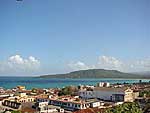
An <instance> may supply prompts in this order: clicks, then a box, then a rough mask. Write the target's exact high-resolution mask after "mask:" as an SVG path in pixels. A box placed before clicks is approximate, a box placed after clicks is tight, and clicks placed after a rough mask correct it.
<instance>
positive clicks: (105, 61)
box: [98, 56, 122, 69]
mask: <svg viewBox="0 0 150 113" xmlns="http://www.w3.org/2000/svg"><path fill="white" fill-rule="evenodd" d="M121 66H122V62H121V61H120V60H118V59H116V58H114V57H111V56H100V57H99V61H98V67H100V68H103V69H118V68H120V67H121Z"/></svg>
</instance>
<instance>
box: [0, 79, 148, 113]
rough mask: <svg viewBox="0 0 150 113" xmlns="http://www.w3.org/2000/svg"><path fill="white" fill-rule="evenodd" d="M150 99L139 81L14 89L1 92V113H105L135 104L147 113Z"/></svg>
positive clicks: (145, 86)
mask: <svg viewBox="0 0 150 113" xmlns="http://www.w3.org/2000/svg"><path fill="white" fill-rule="evenodd" d="M149 97H150V83H149V82H142V81H141V80H140V81H139V82H138V83H133V84H128V83H123V84H119V83H117V84H110V83H108V82H100V83H97V84H96V85H95V86H92V85H79V86H67V87H64V88H49V89H39V88H33V89H31V90H27V89H26V87H25V86H17V87H16V88H13V89H4V88H0V113H97V112H99V113H105V111H107V110H111V109H112V108H113V109H115V107H116V106H120V105H123V104H135V105H136V107H137V108H138V109H139V111H141V112H143V111H145V112H146V111H149V110H150V106H148V103H149V102H150V98H149ZM137 108H135V109H137ZM106 113H107V112H106ZM112 113H113V112H112Z"/></svg>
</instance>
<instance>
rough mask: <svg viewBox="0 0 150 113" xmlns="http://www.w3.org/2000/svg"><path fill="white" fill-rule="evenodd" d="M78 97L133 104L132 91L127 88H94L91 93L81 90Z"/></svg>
mask: <svg viewBox="0 0 150 113" xmlns="http://www.w3.org/2000/svg"><path fill="white" fill-rule="evenodd" d="M79 96H80V97H81V98H83V99H88V98H97V99H100V100H107V101H114V102H121V101H124V102H133V101H134V98H133V90H131V89H129V88H113V87H95V88H94V89H93V91H87V90H81V91H79Z"/></svg>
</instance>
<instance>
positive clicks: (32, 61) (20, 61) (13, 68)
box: [0, 55, 40, 74]
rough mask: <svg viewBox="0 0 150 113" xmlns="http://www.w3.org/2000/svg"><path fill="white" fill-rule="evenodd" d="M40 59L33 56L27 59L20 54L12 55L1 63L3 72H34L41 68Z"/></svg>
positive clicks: (0, 66)
mask: <svg viewBox="0 0 150 113" xmlns="http://www.w3.org/2000/svg"><path fill="white" fill-rule="evenodd" d="M39 67H40V61H39V60H37V59H36V58H35V57H33V56H29V57H28V58H27V59H25V58H23V57H21V56H20V55H14V56H10V57H9V58H8V59H7V60H6V61H1V63H0V73H1V74H28V73H31V74H32V73H34V72H35V71H37V69H39Z"/></svg>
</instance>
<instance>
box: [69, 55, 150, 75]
mask: <svg viewBox="0 0 150 113" xmlns="http://www.w3.org/2000/svg"><path fill="white" fill-rule="evenodd" d="M68 66H69V68H70V69H72V71H75V70H86V69H108V70H119V71H122V72H143V71H149V70H150V58H145V59H138V60H132V61H123V60H120V59H118V58H115V57H112V56H99V57H98V60H97V63H96V64H93V65H88V64H86V63H85V62H82V61H77V62H71V63H70V64H68Z"/></svg>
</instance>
